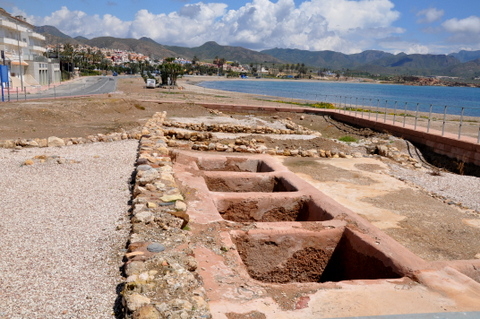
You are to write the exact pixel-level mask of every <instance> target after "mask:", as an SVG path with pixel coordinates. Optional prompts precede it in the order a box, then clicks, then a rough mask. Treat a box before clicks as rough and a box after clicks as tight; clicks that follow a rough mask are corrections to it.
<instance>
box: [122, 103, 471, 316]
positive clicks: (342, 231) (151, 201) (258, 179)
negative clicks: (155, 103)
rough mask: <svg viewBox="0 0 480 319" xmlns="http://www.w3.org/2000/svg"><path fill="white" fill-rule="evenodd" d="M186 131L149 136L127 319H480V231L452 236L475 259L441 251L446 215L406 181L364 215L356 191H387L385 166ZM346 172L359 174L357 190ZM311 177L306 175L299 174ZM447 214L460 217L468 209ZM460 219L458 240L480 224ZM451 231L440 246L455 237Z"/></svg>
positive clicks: (365, 207)
mask: <svg viewBox="0 0 480 319" xmlns="http://www.w3.org/2000/svg"><path fill="white" fill-rule="evenodd" d="M217 120H218V119H217ZM180 122H181V121H180V120H178V121H177V122H176V124H174V123H173V122H172V121H169V122H167V121H166V113H165V112H163V113H157V114H156V115H155V116H153V117H152V118H151V119H150V120H149V121H148V122H147V123H146V125H145V127H144V130H143V131H142V134H141V137H140V143H139V149H138V158H137V161H136V170H135V176H133V181H132V183H133V184H132V194H133V196H132V210H131V215H132V217H131V223H132V231H131V235H130V239H129V244H128V252H127V253H126V261H125V266H124V271H125V277H126V281H125V284H124V286H123V290H122V291H121V293H120V295H121V298H122V304H123V306H124V317H125V318H143V319H147V318H149V319H153V318H216V319H250V318H252V319H253V318H258V319H261V318H268V319H277V318H288V319H291V318H298V319H305V318H347V317H356V318H359V317H368V318H370V317H376V316H378V318H383V317H388V316H389V315H392V316H393V315H398V316H400V315H401V316H402V317H401V318H476V317H475V316H480V312H479V311H480V259H479V257H480V255H478V253H479V252H480V250H479V245H480V244H479V243H478V238H480V237H478V234H480V233H479V228H478V227H472V229H473V230H472V231H469V234H470V236H472V237H461V236H466V235H465V234H463V235H461V232H457V231H456V228H455V230H454V231H452V230H450V235H451V236H453V237H455V236H457V235H458V236H460V237H459V238H460V239H461V241H462V242H463V245H464V246H461V245H460V244H458V245H457V244H455V247H453V245H454V244H453V242H454V241H455V239H452V240H450V239H448V240H446V243H443V242H442V243H440V241H439V243H438V245H437V246H435V245H436V244H437V243H436V242H434V241H433V240H430V239H429V236H430V235H427V234H424V232H425V233H426V231H425V229H428V228H431V229H432V230H435V229H436V227H437V226H436V225H434V223H433V222H432V219H433V218H436V217H435V214H436V212H437V211H438V214H440V212H441V211H442V209H443V208H441V209H440V208H437V207H436V206H435V205H433V204H429V203H430V202H429V201H430V200H433V199H432V197H431V196H426V195H425V197H418V196H420V195H417V194H416V193H415V194H414V193H413V192H412V193H409V192H408V191H407V190H406V189H404V188H401V187H400V186H399V187H398V188H396V187H397V186H396V185H397V184H395V183H400V182H399V181H398V180H396V181H395V182H393V179H392V180H387V181H386V182H385V181H383V182H384V183H385V184H383V185H384V186H382V184H379V185H380V186H379V187H378V188H377V189H373V190H371V191H370V195H369V196H370V197H369V198H368V200H367V199H365V200H363V204H362V205H360V200H358V198H360V197H358V198H357V199H356V198H353V199H352V198H350V199H349V198H348V197H349V196H350V197H351V196H353V195H352V194H349V192H350V191H349V190H348V189H346V188H344V186H345V185H346V183H350V184H351V185H354V186H355V185H363V186H371V185H375V183H376V182H377V181H374V180H375V179H376V178H378V176H377V175H375V174H378V172H379V171H381V170H382V167H383V166H382V165H384V164H382V161H381V160H375V161H374V159H372V158H371V156H370V158H367V157H366V156H363V159H362V155H359V154H354V153H351V154H349V153H348V152H346V151H344V150H342V149H335V150H333V149H332V150H325V149H322V150H318V149H309V150H305V149H303V150H302V149H301V148H300V149H291V148H290V149H289V150H285V149H281V148H279V147H276V148H268V146H265V144H262V143H261V142H259V141H258V139H259V138H258V136H257V140H254V141H252V140H251V139H250V140H249V142H248V143H246V142H245V141H244V140H242V139H241V138H239V137H238V136H239V135H238V133H239V132H238V130H239V127H238V126H236V128H235V127H232V126H228V125H227V126H225V127H222V129H221V131H222V132H221V133H222V134H226V133H236V134H237V135H236V137H235V138H234V139H233V141H232V142H231V143H230V144H229V143H227V142H223V143H220V142H219V139H222V138H223V139H226V138H227V137H226V136H225V135H222V136H221V137H220V138H217V140H215V141H214V140H213V139H212V137H214V135H215V132H213V131H214V129H213V128H212V127H211V126H210V127H209V126H208V124H207V123H201V124H199V125H197V128H196V129H193V128H192V127H194V126H195V125H190V124H189V125H187V124H183V125H180V124H179V123H180ZM199 127H200V128H199ZM207 127H209V128H207ZM227 127H228V128H227ZM201 129H203V130H204V133H199V132H198V131H199V130H201ZM242 129H243V130H244V129H245V128H242ZM235 130H237V131H235ZM259 130H260V131H261V129H259ZM290 130H291V131H292V130H296V131H294V132H295V133H296V134H297V135H301V134H311V133H309V132H307V131H301V130H300V131H299V130H298V128H294V127H293V126H292V125H291V126H290ZM217 131H218V130H217ZM287 131H288V129H285V131H283V132H282V131H280V132H271V131H269V132H267V133H270V134H272V133H273V134H282V133H284V134H287V133H288V132H287ZM192 132H196V133H192ZM212 132H213V133H212ZM248 133H251V132H248ZM256 133H262V132H256ZM288 134H294V133H292V132H290V133H288ZM299 143H300V142H299ZM260 144H261V145H260ZM392 152H394V150H392V149H391V150H390V154H392ZM384 155H385V154H384ZM375 156H376V157H378V156H380V155H375ZM390 157H391V158H393V159H389V160H395V159H396V160H397V161H398V160H399V158H401V156H400V155H398V154H396V155H395V156H390ZM292 158H294V159H297V160H298V161H302V162H301V163H300V164H298V162H297V163H296V164H295V163H293V162H291V161H292V160H291V159H292ZM319 159H321V160H323V161H324V162H323V163H324V164H320V165H324V166H322V167H321V172H323V173H321V174H323V176H320V177H316V179H315V176H316V175H318V173H314V172H313V170H315V171H318V170H319V168H318V167H317V168H314V166H313V165H319V164H317V163H313V162H312V161H316V160H319ZM356 160H358V161H362V162H355V161H356ZM342 161H343V162H342ZM402 161H403V162H404V163H405V165H410V166H411V169H420V167H421V165H418V161H416V160H415V159H405V158H403V160H402ZM340 162H342V164H341V165H344V166H343V167H345V166H348V165H351V167H354V168H355V169H356V171H357V172H359V173H358V174H357V175H354V176H353V177H348V178H347V177H346V175H345V174H346V173H345V171H344V170H342V169H339V165H340V164H338V163H340ZM292 163H293V164H292ZM325 163H327V164H325ZM298 165H301V166H302V167H303V171H302V172H294V171H295V170H296V167H297V166H298ZM309 165H312V166H311V168H309V167H310V166H309ZM355 165H356V166H355ZM402 165H403V164H402ZM405 165H404V166H405ZM415 165H416V166H415ZM310 169H311V170H312V171H309V170H310ZM362 170H363V171H362ZM361 171H362V172H363V173H364V174H363V175H361V174H360V172H361ZM369 174H370V175H369ZM329 176H330V177H329ZM327 177H328V178H330V179H331V182H328V181H326V179H327ZM322 178H323V179H322ZM389 178H390V177H389ZM335 183H336V184H335ZM340 183H343V184H340ZM332 185H333V186H332ZM335 185H336V186H335ZM334 186H335V187H336V188H335V187H334ZM389 187H391V189H393V191H392V192H393V193H392V194H393V195H392V197H391V199H389V198H387V199H384V200H383V202H384V203H386V205H387V206H385V207H386V209H383V208H382V209H379V208H378V207H377V206H375V204H376V203H375V202H374V199H375V200H377V199H378V198H381V197H380V195H379V196H377V197H375V196H374V194H373V193H374V192H377V193H378V194H381V195H382V196H387V195H385V192H382V191H384V190H385V189H387V188H388V189H390V188H389ZM402 187H403V186H402ZM382 188H383V189H382ZM395 192H398V193H395ZM395 194H402V196H403V197H402V200H403V202H402V204H401V205H403V206H402V207H403V209H404V210H405V211H409V210H410V206H408V205H411V204H412V201H418V203H419V204H418V206H420V207H419V210H424V212H423V214H424V216H423V217H424V219H422V220H420V219H415V218H417V217H418V216H417V215H415V212H412V215H408V216H407V213H405V214H406V216H402V217H399V216H393V215H396V214H394V213H392V212H393V211H394V208H393V206H390V207H389V206H388V205H389V203H393V202H395V201H397V202H398V201H400V199H399V198H400V197H399V196H400V195H399V196H396V195H395ZM422 196H423V195H422ZM342 198H343V199H345V201H344V202H342V203H341V201H342ZM365 198H366V197H365ZM348 200H350V201H348ZM355 201H357V203H355ZM368 201H370V202H368ZM422 203H426V204H425V205H428V206H429V207H431V209H432V212H430V210H429V208H425V209H422V206H421V205H422ZM441 204H442V205H444V206H446V207H447V208H445V209H451V210H452V211H451V212H450V211H448V212H446V214H451V216H454V215H452V214H454V213H453V211H454V210H455V209H456V208H455V207H453V208H452V207H451V206H452V205H447V204H444V203H443V202H442V203H441ZM434 206H435V207H434ZM387 210H390V211H389V212H388V213H387V212H386V211H387ZM381 214H383V215H381ZM419 214H420V213H419ZM455 216H456V215H455ZM418 218H419V217H418ZM455 219H456V220H457V221H456V222H459V223H460V224H462V223H463V224H462V225H463V226H458V227H467V226H465V225H466V224H467V223H469V225H480V224H479V223H478V216H477V215H475V214H474V212H472V216H471V217H470V218H464V219H461V218H455ZM454 223H455V222H453V221H452V225H453V224H454ZM438 227H440V228H442V229H444V228H445V227H448V226H445V225H444V224H443V225H442V226H438ZM452 227H454V226H452ZM405 229H408V230H409V232H407V231H404V230H405ZM452 229H453V228H452ZM462 229H463V228H462ZM442 231H443V230H439V231H438V234H437V235H438V236H439V237H445V236H448V235H444V233H443V232H442ZM434 232H436V231H434ZM442 245H444V246H442ZM449 246H450V248H451V249H450V250H449ZM459 251H461V252H460V253H459ZM394 318H400V317H394Z"/></svg>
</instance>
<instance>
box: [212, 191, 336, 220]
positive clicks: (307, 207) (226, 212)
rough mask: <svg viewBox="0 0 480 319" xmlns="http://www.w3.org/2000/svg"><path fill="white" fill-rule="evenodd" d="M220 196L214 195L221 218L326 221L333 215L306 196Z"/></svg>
mask: <svg viewBox="0 0 480 319" xmlns="http://www.w3.org/2000/svg"><path fill="white" fill-rule="evenodd" d="M275 195H277V194H269V195H266V196H265V195H263V196H262V195H259V196H253V197H237V196H236V197H233V196H222V197H221V198H216V199H214V202H215V205H216V207H217V210H218V212H219V213H220V215H221V216H222V218H223V219H226V220H230V221H234V222H289V221H325V220H331V219H333V216H332V215H331V214H329V213H327V212H325V211H324V210H323V209H322V208H321V207H320V206H319V205H318V204H317V203H316V202H315V201H314V200H313V199H312V198H311V197H309V196H285V195H281V196H275Z"/></svg>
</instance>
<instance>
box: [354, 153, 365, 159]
mask: <svg viewBox="0 0 480 319" xmlns="http://www.w3.org/2000/svg"><path fill="white" fill-rule="evenodd" d="M353 157H355V158H362V157H363V155H362V153H360V152H355V153H353Z"/></svg>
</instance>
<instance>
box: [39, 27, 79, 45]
mask: <svg viewBox="0 0 480 319" xmlns="http://www.w3.org/2000/svg"><path fill="white" fill-rule="evenodd" d="M34 31H35V32H37V33H40V34H43V35H44V36H45V42H46V44H47V45H57V44H63V43H67V42H69V43H71V44H78V41H77V40H75V39H73V38H72V37H70V36H68V35H66V34H65V33H63V32H61V31H60V30H58V29H57V28H56V27H54V26H51V25H44V26H42V27H35V29H34Z"/></svg>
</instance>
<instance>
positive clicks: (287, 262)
mask: <svg viewBox="0 0 480 319" xmlns="http://www.w3.org/2000/svg"><path fill="white" fill-rule="evenodd" d="M232 240H233V241H234V242H235V244H236V246H237V250H238V253H239V255H240V258H241V259H242V261H243V263H244V264H245V266H246V268H247V272H248V274H249V275H250V277H252V278H253V279H256V280H259V281H262V282H268V283H281V284H285V283H291V282H317V283H318V282H327V281H334V282H338V281H343V280H358V279H363V280H365V279H391V278H401V277H403V276H402V275H401V274H400V272H399V271H398V270H397V269H395V267H394V266H393V263H391V260H390V259H389V257H388V256H386V255H385V254H383V253H382V252H381V251H380V250H378V249H377V248H376V247H374V245H375V243H369V242H367V241H366V240H365V238H362V237H361V236H359V235H358V234H357V233H356V232H354V231H352V230H350V229H348V228H344V229H338V228H336V229H324V230H320V231H317V232H312V231H305V230H300V229H297V230H290V231H276V232H275V231H265V230H250V231H248V232H235V233H232Z"/></svg>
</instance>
